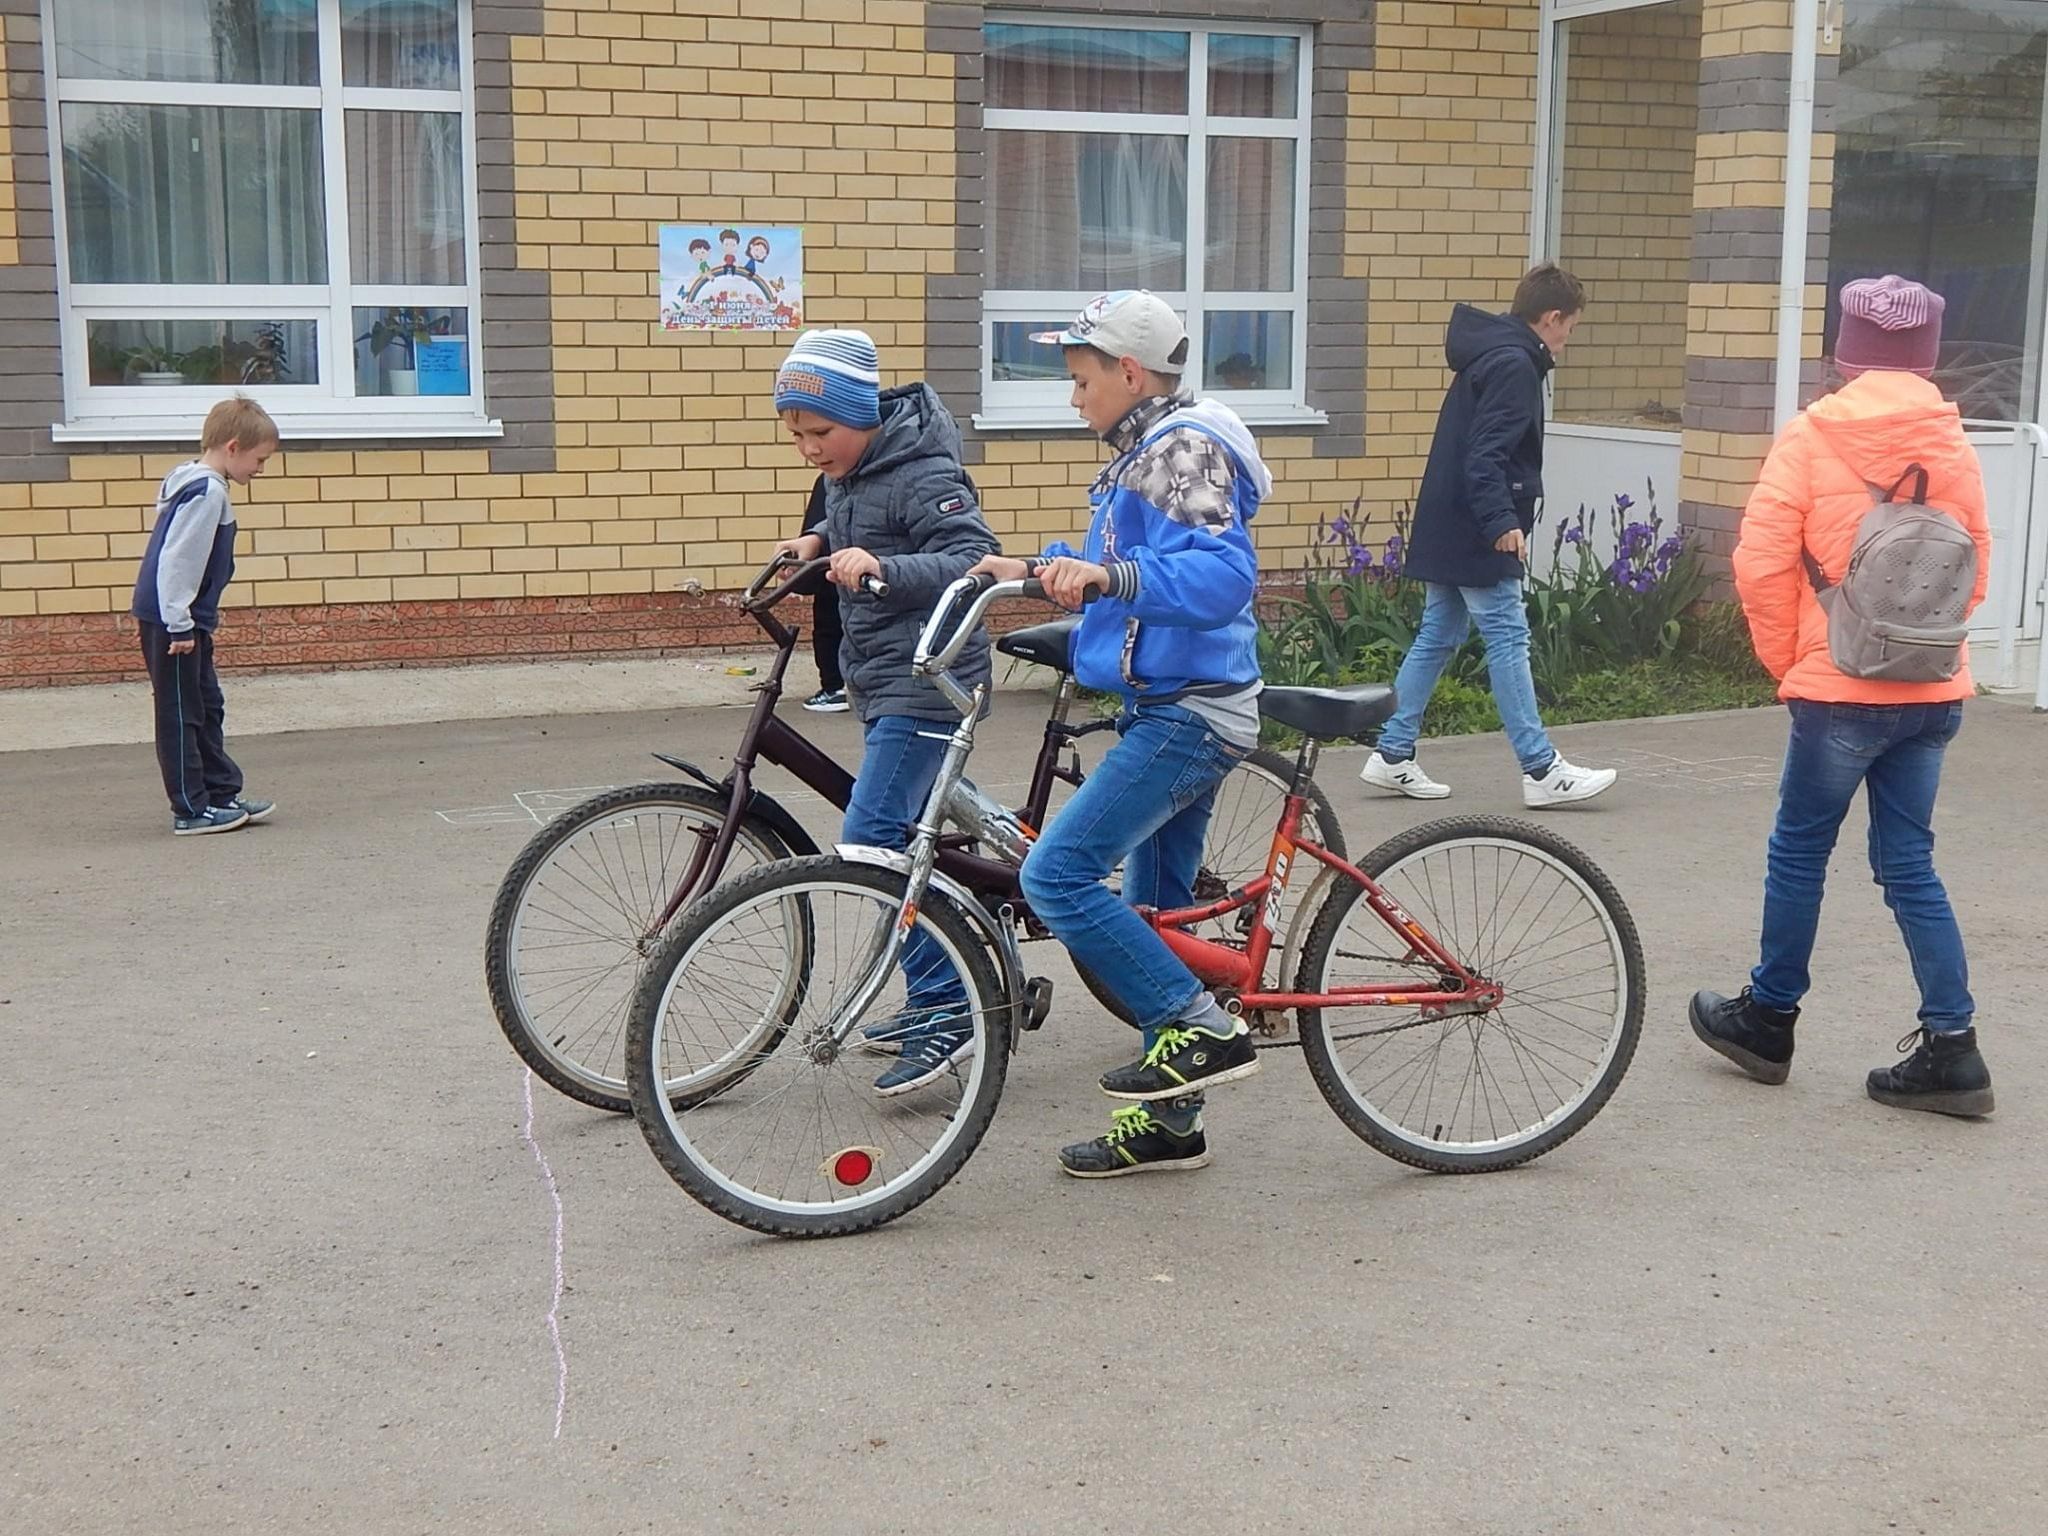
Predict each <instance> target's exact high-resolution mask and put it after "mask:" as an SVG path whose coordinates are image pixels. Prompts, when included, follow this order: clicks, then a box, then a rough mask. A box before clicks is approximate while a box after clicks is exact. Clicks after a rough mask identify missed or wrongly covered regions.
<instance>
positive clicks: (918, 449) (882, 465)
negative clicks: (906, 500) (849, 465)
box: [846, 383, 960, 480]
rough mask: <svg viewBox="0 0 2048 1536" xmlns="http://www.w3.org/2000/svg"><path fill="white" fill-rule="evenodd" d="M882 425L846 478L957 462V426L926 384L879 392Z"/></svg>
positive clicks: (958, 429) (958, 448) (857, 478)
mask: <svg viewBox="0 0 2048 1536" xmlns="http://www.w3.org/2000/svg"><path fill="white" fill-rule="evenodd" d="M881 410H882V425H881V428H880V430H879V431H877V432H876V433H875V437H874V441H873V442H871V443H869V444H868V451H867V452H866V453H864V454H862V455H861V456H860V462H859V463H858V464H856V465H854V467H853V472H852V473H851V474H850V475H848V476H847V477H846V478H847V479H849V480H859V479H863V478H865V477H866V476H868V475H880V474H887V473H888V472H889V471H891V470H894V469H900V468H902V467H903V466H904V465H907V464H914V463H917V462H919V461H920V460H924V459H936V458H944V459H949V460H951V461H953V462H954V463H958V462H959V460H960V425H959V423H958V422H956V421H954V420H953V413H952V412H951V411H949V410H947V409H946V406H945V402H943V401H942V400H940V399H939V397H938V396H937V395H936V394H935V393H933V391H932V387H931V386H930V385H929V384H923V383H919V384H899V385H897V386H896V388H894V389H885V390H883V391H882V405H881Z"/></svg>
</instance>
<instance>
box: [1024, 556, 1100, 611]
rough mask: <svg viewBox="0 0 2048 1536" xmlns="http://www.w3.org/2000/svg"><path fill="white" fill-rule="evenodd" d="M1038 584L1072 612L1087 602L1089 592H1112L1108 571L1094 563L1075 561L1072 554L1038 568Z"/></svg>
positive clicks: (1091, 561) (1055, 600)
mask: <svg viewBox="0 0 2048 1536" xmlns="http://www.w3.org/2000/svg"><path fill="white" fill-rule="evenodd" d="M1038 584H1039V585H1040V586H1041V587H1043V588H1045V595H1046V596H1047V597H1049V598H1051V599H1052V600H1053V601H1054V602H1056V603H1058V604H1059V605H1060V606H1061V607H1062V608H1066V609H1069V610H1075V609H1079V608H1080V606H1081V605H1082V604H1083V603H1085V602H1087V601H1088V589H1089V588H1091V587H1093V588H1095V589H1096V590H1097V591H1100V592H1103V593H1107V592H1108V591H1109V572H1108V571H1106V570H1104V569H1103V568H1102V567H1101V566H1099V565H1097V564H1096V563H1095V562H1094V561H1093V560H1076V559H1074V558H1073V557H1072V556H1071V555H1061V556H1060V557H1059V558H1058V559H1057V560H1048V561H1046V562H1045V563H1044V564H1043V565H1041V566H1039V568H1038Z"/></svg>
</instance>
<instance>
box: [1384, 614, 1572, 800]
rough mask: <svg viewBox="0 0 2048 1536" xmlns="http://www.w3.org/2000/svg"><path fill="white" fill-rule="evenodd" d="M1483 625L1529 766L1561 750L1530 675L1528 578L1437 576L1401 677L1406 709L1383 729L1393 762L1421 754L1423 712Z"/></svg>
mask: <svg viewBox="0 0 2048 1536" xmlns="http://www.w3.org/2000/svg"><path fill="white" fill-rule="evenodd" d="M1474 625H1477V626H1478V628H1479V638H1480V640H1481V641H1483V642H1484V643H1485V645H1486V673H1487V678H1488V680H1489V681H1490V682H1491V683H1492V684H1493V703H1494V707H1495V708H1496V709H1498V710H1499V711H1500V723H1501V724H1502V725H1503V726H1504V727H1506V729H1507V733H1508V745H1509V746H1511V747H1513V748H1514V749H1515V757H1516V758H1517V759H1518V760H1519V761H1520V762H1521V765H1522V772H1524V773H1526V774H1530V775H1535V774H1541V773H1544V772H1547V771H1548V770H1549V768H1550V764H1551V761H1552V760H1553V759H1554V758H1555V757H1556V756H1557V750H1556V749H1555V748H1554V747H1552V746H1551V744H1550V738H1549V736H1547V735H1545V734H1544V730H1543V720H1542V717H1541V716H1540V715H1538V714H1537V712H1536V684H1535V681H1534V680H1533V679H1532V678H1531V677H1530V675H1529V611H1528V609H1526V608H1524V607H1523V606H1522V583H1521V580H1520V578H1516V579H1515V580H1512V581H1503V582H1501V583H1500V584H1499V585H1498V586H1492V587H1446V586H1439V585H1438V584H1437V583H1436V582H1433V581H1432V582H1430V583H1429V586H1428V596H1427V597H1426V598H1424V600H1423V604H1422V627H1421V628H1420V629H1418V630H1417V631H1416V634H1415V643H1414V644H1413V645H1411V646H1410V647H1408V655H1407V657H1406V658H1405V659H1404V660H1403V661H1402V663H1401V671H1400V675H1399V676H1397V677H1396V678H1395V679H1394V693H1395V694H1396V696H1397V697H1398V698H1399V699H1400V708H1399V709H1397V710H1396V711H1395V712H1394V717H1393V719H1391V720H1389V721H1388V722H1387V725H1386V729H1385V730H1383V731H1381V732H1380V755H1381V756H1382V757H1384V758H1385V759H1386V760H1387V761H1388V762H1390V763H1399V762H1405V761H1406V760H1407V759H1409V758H1411V757H1413V756H1414V755H1415V742H1416V738H1418V737H1419V736H1421V734H1422V715H1423V711H1424V710H1426V709H1428V708H1429V697H1430V695H1431V694H1433V693H1435V692H1436V681H1437V679H1438V678H1439V677H1441V676H1443V671H1444V668H1445V667H1446V666H1447V665H1449V663H1450V659H1451V658H1452V657H1453V656H1454V655H1456V654H1457V651H1458V647H1459V646H1461V645H1463V644H1464V643H1465V637H1466V635H1467V634H1469V633H1470V632H1471V630H1472V627H1473V626H1474Z"/></svg>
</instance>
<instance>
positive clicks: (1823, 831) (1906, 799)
mask: <svg viewBox="0 0 2048 1536" xmlns="http://www.w3.org/2000/svg"><path fill="white" fill-rule="evenodd" d="M1790 706H1791V710H1792V740H1791V743H1790V744H1789V745H1788V746H1787V747H1786V749H1785V776H1784V779H1783V781H1782V783H1781V784H1780V786H1779V789H1778V824H1777V826H1776V827H1775V828H1774V829H1773V830H1772V832H1771V849H1770V865H1769V869H1768V871H1767V873H1766V874H1765V876H1764V932H1763V946H1762V948H1763V955H1762V958H1761V959H1760V960H1759V961H1758V963H1757V968H1756V970H1755V971H1754V972H1753V973H1752V974H1751V977H1750V987H1751V989H1752V991H1753V992H1754V994H1755V996H1756V1000H1757V1001H1758V1002H1759V1003H1762V1004H1763V1005H1764V1006H1765V1007H1766V1008H1782V1009H1790V1008H1795V1007H1797V1006H1798V1004H1799V1000H1800V999H1801V998H1803V997H1805V996H1806V993H1807V991H1808V989H1809V988H1810V987H1811V985H1812V979H1811V977H1810V976H1809V975H1808V972H1807V964H1808V962H1809V961H1810V960H1811V959H1812V957H1813V938H1814V933H1815V930H1816V929H1818V927H1819V926H1820V900H1821V892H1822V888H1823V886H1824V885H1825V884H1826V881H1827V873H1828V855H1829V854H1830V853H1831V852H1833V851H1834V846H1835V834H1836V833H1837V832H1838V831H1840V829H1841V825H1842V818H1843V817H1844V816H1845V815H1847V814H1848V811H1849V806H1850V803H1851V802H1852V801H1854V800H1855V798H1856V790H1857V787H1858V786H1859V785H1861V786H1865V787H1867V789H1868V792H1869V798H1870V868H1871V873H1872V874H1874V875H1875V876H1876V877H1877V883H1878V884H1879V885H1881V886H1882V887H1884V901H1885V905H1886V906H1888V907H1890V908H1891V909H1892V915H1893V916H1894V917H1895V918H1897V919H1898V923H1899V932H1900V933H1902V934H1903V935H1905V939H1906V954H1907V955H1908V957H1910V959H1911V960H1912V962H1913V980H1914V981H1915V982H1917V983H1918V984H1919V987H1920V1022H1921V1023H1922V1024H1923V1025H1925V1026H1926V1027H1927V1028H1928V1029H1930V1030H1933V1031H1935V1032H1936V1033H1945V1032H1948V1031H1952V1030H1962V1029H1968V1028H1969V1027H1970V1020H1971V1018H1972V1017H1973V1016H1974V1014H1975V1012H1976V1007H1977V1005H1976V1004H1975V1002H1973V1001H1972V1000H1971V998H1970V969H1969V963H1968V961H1967V960H1965V958H1964V956H1963V936H1962V932H1961V930H1959V929H1958V928H1957V927H1956V915H1955V912H1954V910H1953V909H1952V908H1951V907H1950V906H1949V902H1948V892H1947V891H1946V890H1944V889H1943V888H1942V884H1941V877H1940V876H1938V875H1936V874H1935V872H1934V796H1935V792H1936V790H1938V789H1939V788H1940V787H1941V759H1942V754H1943V753H1945V752H1946V751H1947V750H1948V744H1949V743H1950V742H1951V741H1953V740H1955V737H1956V732H1958V731H1959V730H1961V729H1962V725H1963V706H1962V705H1961V704H1960V703H1951V704H1885V705H1876V704H1816V703H1812V702H1810V701H1808V700H1805V699H1794V700H1792V701H1790Z"/></svg>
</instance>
